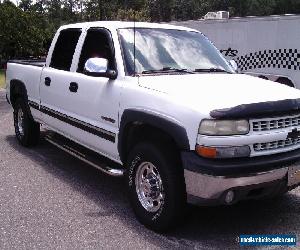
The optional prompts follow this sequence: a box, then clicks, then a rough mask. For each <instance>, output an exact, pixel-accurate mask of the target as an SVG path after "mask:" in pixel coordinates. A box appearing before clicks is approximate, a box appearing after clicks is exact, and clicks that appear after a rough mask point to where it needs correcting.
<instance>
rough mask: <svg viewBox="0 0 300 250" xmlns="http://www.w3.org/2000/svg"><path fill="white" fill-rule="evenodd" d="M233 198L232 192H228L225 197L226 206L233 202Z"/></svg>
mask: <svg viewBox="0 0 300 250" xmlns="http://www.w3.org/2000/svg"><path fill="white" fill-rule="evenodd" d="M234 196H235V195H234V192H233V191H232V190H229V191H228V192H227V193H226V195H225V202H226V203H227V204H230V203H231V202H232V201H233V199H234Z"/></svg>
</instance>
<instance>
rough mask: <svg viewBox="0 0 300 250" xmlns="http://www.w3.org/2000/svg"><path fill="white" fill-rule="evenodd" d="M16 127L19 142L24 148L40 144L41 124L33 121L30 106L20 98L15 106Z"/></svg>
mask: <svg viewBox="0 0 300 250" xmlns="http://www.w3.org/2000/svg"><path fill="white" fill-rule="evenodd" d="M14 127H15V134H16V137H17V140H18V141H19V143H20V144H21V145H22V146H24V147H30V146H35V145H37V144H38V142H39V138H40V124H39V123H37V122H35V121H34V120H33V119H32V116H31V114H30V109H29V106H28V105H27V103H26V102H25V101H24V99H22V98H18V99H17V100H16V102H15V104H14Z"/></svg>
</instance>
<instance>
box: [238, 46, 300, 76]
mask: <svg viewBox="0 0 300 250" xmlns="http://www.w3.org/2000/svg"><path fill="white" fill-rule="evenodd" d="M236 62H237V64H238V67H239V70H240V71H247V70H250V69H257V68H284V69H291V70H300V51H299V50H297V49H278V50H262V51H258V52H254V53H250V54H247V55H244V56H240V57H237V58H236Z"/></svg>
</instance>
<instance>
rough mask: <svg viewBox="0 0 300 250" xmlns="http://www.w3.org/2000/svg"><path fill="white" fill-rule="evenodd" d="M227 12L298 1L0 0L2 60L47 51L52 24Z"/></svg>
mask: <svg viewBox="0 0 300 250" xmlns="http://www.w3.org/2000/svg"><path fill="white" fill-rule="evenodd" d="M219 10H226V11H229V12H230V16H241V17H242V16H250V15H251V16H262V15H278V14H285V13H289V14H298V13H300V0H89V1H88V0H51V1H49V0H36V1H32V0H18V1H17V4H14V3H12V2H10V1H9V0H4V1H1V0H0V63H1V62H3V61H6V60H8V59H11V58H27V57H29V56H32V57H38V56H43V55H45V54H46V53H47V49H48V47H49V45H50V42H51V40H52V37H53V35H54V33H55V31H56V29H57V28H58V27H59V26H61V25H63V24H67V23H74V22H83V21H95V20H127V21H128V20H130V21H132V20H137V21H151V22H169V21H172V20H191V19H199V18H202V17H203V16H204V15H205V14H206V13H207V12H209V11H219Z"/></svg>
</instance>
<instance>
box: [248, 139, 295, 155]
mask: <svg viewBox="0 0 300 250" xmlns="http://www.w3.org/2000/svg"><path fill="white" fill-rule="evenodd" d="M298 144H299V145H300V138H297V139H291V138H289V139H286V140H281V141H273V142H264V143H255V144H254V145H253V149H254V151H256V152H258V151H265V150H272V149H278V148H287V147H291V146H294V145H298Z"/></svg>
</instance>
